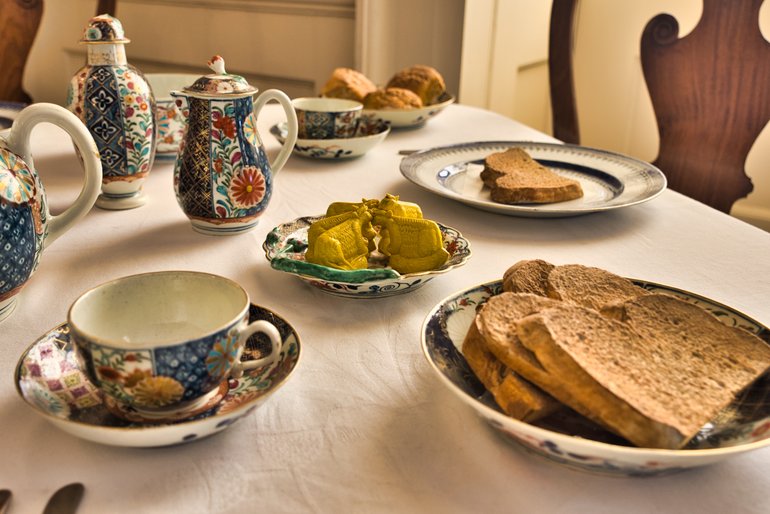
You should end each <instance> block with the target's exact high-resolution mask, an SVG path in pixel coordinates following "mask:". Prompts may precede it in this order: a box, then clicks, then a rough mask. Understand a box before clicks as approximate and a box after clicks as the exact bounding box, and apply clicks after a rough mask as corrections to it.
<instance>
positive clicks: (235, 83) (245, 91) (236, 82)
mask: <svg viewBox="0 0 770 514" xmlns="http://www.w3.org/2000/svg"><path fill="white" fill-rule="evenodd" d="M208 65H209V68H211V70H212V71H213V72H214V73H213V74H211V75H205V76H203V77H201V78H199V79H198V80H196V81H195V82H194V83H193V84H192V85H190V86H187V87H185V88H184V89H182V91H183V92H184V93H186V94H189V95H190V96H193V97H204V98H240V97H244V96H251V95H253V94H255V93H256V92H257V91H258V89H257V88H255V87H253V86H252V85H250V84H249V83H248V82H247V81H246V79H245V78H243V77H241V76H240V75H232V74H230V73H227V72H226V71H225V60H224V59H222V57H221V56H219V55H215V56H214V57H212V58H211V60H210V61H209V62H208Z"/></svg>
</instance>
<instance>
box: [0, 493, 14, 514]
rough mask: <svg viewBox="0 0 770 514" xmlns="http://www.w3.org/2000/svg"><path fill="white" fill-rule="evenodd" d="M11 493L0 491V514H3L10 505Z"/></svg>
mask: <svg viewBox="0 0 770 514" xmlns="http://www.w3.org/2000/svg"><path fill="white" fill-rule="evenodd" d="M11 496H13V495H12V494H11V491H9V490H8V489H2V490H0V514H4V513H5V511H6V510H8V505H10V504H11Z"/></svg>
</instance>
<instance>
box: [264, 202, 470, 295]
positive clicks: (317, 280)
mask: <svg viewBox="0 0 770 514" xmlns="http://www.w3.org/2000/svg"><path fill="white" fill-rule="evenodd" d="M321 218H323V216H305V217H302V218H297V219H296V220H294V221H290V222H288V223H284V224H282V225H279V226H277V227H275V228H274V229H273V230H272V231H270V233H269V234H267V238H266V239H265V242H264V243H263V244H262V248H263V249H264V251H265V257H266V258H267V260H268V261H270V264H271V266H272V267H273V268H275V269H278V270H280V271H285V272H287V273H290V274H292V275H296V276H297V277H299V278H300V279H302V280H304V281H305V282H307V283H308V284H310V285H311V286H314V287H317V288H318V289H320V290H321V291H323V292H325V293H329V294H333V295H336V296H343V297H347V298H382V297H386V296H393V295H397V294H403V293H408V292H410V291H414V290H415V289H417V288H419V287H421V286H423V285H424V284H426V283H427V282H429V281H430V280H433V279H434V278H436V277H437V276H438V275H441V274H443V273H446V272H448V271H450V270H452V269H454V268H457V267H459V266H462V265H463V264H465V263H466V261H467V260H468V259H469V258H470V256H471V248H470V244H469V243H468V240H467V239H465V238H464V237H463V236H462V234H460V232H458V231H457V230H456V229H454V228H451V227H447V226H445V225H442V224H441V223H437V225H438V226H439V229H440V230H441V234H442V236H443V238H444V248H445V249H446V251H447V252H449V259H448V260H447V262H445V263H444V265H443V266H441V267H440V268H437V269H435V270H430V271H422V272H419V273H407V274H405V275H401V274H400V273H398V272H397V271H395V270H393V269H391V268H382V267H371V268H369V269H367V270H351V271H347V270H338V269H333V268H327V267H326V266H317V265H312V264H310V263H307V261H305V251H306V250H307V231H308V228H309V227H310V225H311V224H312V223H313V222H315V221H317V220H319V219H321ZM308 264H310V265H309V266H307V265H308ZM299 268H304V269H299Z"/></svg>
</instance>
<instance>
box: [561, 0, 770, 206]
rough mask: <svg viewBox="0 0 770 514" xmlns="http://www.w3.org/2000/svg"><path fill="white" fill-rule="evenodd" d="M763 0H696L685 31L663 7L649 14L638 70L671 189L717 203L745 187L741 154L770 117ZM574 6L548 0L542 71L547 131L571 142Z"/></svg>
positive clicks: (575, 139)
mask: <svg viewBox="0 0 770 514" xmlns="http://www.w3.org/2000/svg"><path fill="white" fill-rule="evenodd" d="M762 2H763V0H739V1H735V0H703V15H702V17H701V19H700V20H699V22H698V25H697V26H696V27H695V29H694V30H693V31H692V32H691V33H690V34H688V35H687V36H685V37H684V38H679V25H678V23H677V21H676V19H675V18H674V17H672V16H670V15H668V14H660V15H658V16H656V17H654V18H653V19H652V20H650V22H649V23H648V24H647V26H646V27H645V29H644V32H643V34H642V37H641V59H642V71H643V74H644V78H645V81H646V83H647V88H648V90H649V93H650V98H651V100H652V105H653V109H654V111H655V118H656V121H657V124H658V133H659V135H660V150H659V153H658V157H657V159H656V160H655V161H654V164H655V165H656V166H658V167H659V168H660V169H661V170H662V171H663V173H664V174H665V175H666V178H667V179H668V184H669V187H670V188H671V189H674V190H676V191H679V192H681V193H683V194H685V195H687V196H690V197H692V198H695V199H696V200H699V201H701V202H703V203H706V204H708V205H711V206H712V207H714V208H716V209H719V210H721V211H723V212H729V211H730V208H731V207H732V205H733V203H734V202H735V201H736V200H738V199H739V198H743V197H745V196H747V195H748V194H749V193H750V192H751V190H752V189H753V185H752V184H751V180H750V179H749V177H748V176H747V175H746V172H745V169H744V168H745V162H746V157H747V155H748V153H749V150H750V149H751V147H752V145H753V144H754V141H755V140H756V139H757V137H758V136H759V133H760V132H761V131H762V129H763V128H764V126H765V125H766V124H767V121H768V120H770V43H768V42H767V41H766V40H765V39H764V38H763V37H762V34H761V33H760V31H759V8H760V6H761V5H762ZM576 5H577V0H554V2H553V10H552V13H551V29H550V30H551V33H550V42H549V45H550V47H549V74H550V78H551V84H550V87H551V102H552V108H553V127H554V136H555V137H557V138H559V139H561V140H563V141H564V142H567V143H574V144H579V143H580V131H579V128H578V119H577V110H576V104H575V91H574V79H573V66H572V49H573V39H574V33H575V23H574V22H575V8H576Z"/></svg>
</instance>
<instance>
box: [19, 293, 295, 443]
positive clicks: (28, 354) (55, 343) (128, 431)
mask: <svg viewBox="0 0 770 514" xmlns="http://www.w3.org/2000/svg"><path fill="white" fill-rule="evenodd" d="M249 319H250V321H255V320H258V319H264V320H267V321H269V322H270V323H272V324H273V325H275V327H276V328H277V329H278V332H279V333H280V334H281V341H282V347H281V355H280V358H279V359H278V361H277V363H275V364H274V365H271V366H265V367H263V368H257V369H255V370H251V371H247V372H246V373H244V375H243V376H242V377H240V378H238V379H232V378H231V379H230V380H229V381H228V383H227V384H226V386H225V385H223V386H222V387H223V389H224V391H225V393H226V394H225V396H224V399H223V400H222V401H221V402H219V403H217V404H216V405H214V406H213V407H212V408H211V409H209V410H207V411H205V412H202V413H200V414H198V415H196V416H193V417H191V418H187V419H183V420H180V421H166V422H150V423H138V422H131V421H128V420H127V419H124V418H123V417H117V416H115V415H114V414H113V413H112V412H111V411H110V410H109V409H108V408H107V406H106V404H105V401H104V398H103V397H102V394H101V392H100V391H99V390H98V389H97V388H96V387H95V386H94V385H93V384H92V383H91V382H89V380H88V378H86V374H85V373H84V371H83V370H82V369H81V368H80V364H79V362H78V358H77V355H76V353H75V348H74V343H71V342H70V332H69V326H68V325H67V323H62V324H61V325H59V326H57V327H55V328H54V329H52V330H50V331H48V332H47V333H45V334H44V335H43V336H41V337H40V338H39V339H38V340H37V341H35V342H34V343H32V345H31V346H30V347H29V348H27V350H26V351H25V352H24V353H23V354H22V356H21V358H20V359H19V362H18V364H17V365H16V372H15V380H14V381H15V383H16V389H17V391H18V392H19V394H20V395H21V397H22V399H23V400H24V401H25V402H26V403H27V404H28V405H29V406H30V407H32V408H33V409H34V410H35V412H37V413H38V414H40V415H41V416H43V417H44V418H46V419H47V420H48V421H50V422H51V423H53V424H54V425H56V426H57V427H59V428H60V429H62V430H63V431H65V432H68V433H70V434H72V435H74V436H76V437H80V438H82V439H86V440H89V441H94V442H97V443H102V444H108V445H114V446H132V447H154V446H167V445H172V444H180V443H188V442H191V441H197V440H198V439H202V438H204V437H207V436H210V435H213V434H216V433H219V432H221V431H222V430H224V429H226V428H227V427H229V426H231V425H232V424H233V423H235V422H236V421H238V420H239V419H241V418H242V417H244V416H247V415H249V414H251V413H252V412H253V411H254V409H256V408H257V407H258V406H260V405H261V404H262V403H263V402H264V401H265V400H267V398H268V397H269V396H270V395H271V394H272V393H274V392H275V391H276V390H278V388H279V387H280V386H282V385H283V384H284V383H285V382H286V380H288V378H289V377H290V376H291V374H292V372H293V371H294V369H295V368H296V366H297V363H298V361H299V356H300V341H299V336H298V335H297V332H296V331H295V330H294V328H293V327H292V326H291V325H289V323H288V322H287V321H286V320H284V319H283V318H282V317H280V316H278V315H277V314H275V313H274V312H272V311H270V310H269V309H266V308H264V307H259V306H257V305H254V304H252V305H251V307H250V308H249ZM265 347H269V342H268V341H267V338H266V337H265V336H264V335H263V334H255V335H254V336H252V337H251V338H250V339H249V341H248V342H247V343H246V349H245V351H244V352H243V353H244V355H243V357H242V358H243V359H249V358H254V357H258V356H259V355H261V354H262V349H263V348H265ZM252 354H253V356H252Z"/></svg>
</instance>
